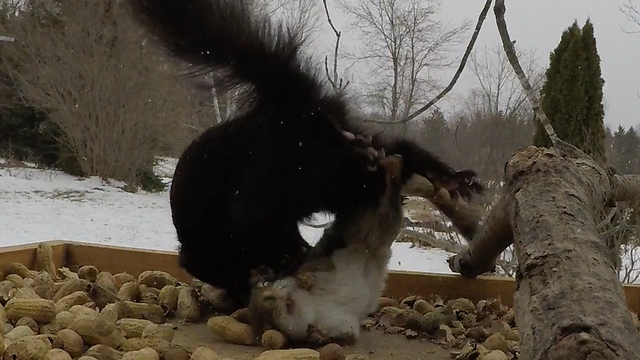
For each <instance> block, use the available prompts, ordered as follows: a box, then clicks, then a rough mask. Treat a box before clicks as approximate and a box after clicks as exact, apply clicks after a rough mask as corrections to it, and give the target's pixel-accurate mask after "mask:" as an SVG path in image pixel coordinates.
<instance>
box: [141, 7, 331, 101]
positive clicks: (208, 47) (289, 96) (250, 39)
mask: <svg viewBox="0 0 640 360" xmlns="http://www.w3.org/2000/svg"><path fill="white" fill-rule="evenodd" d="M128 2H129V5H130V10H131V12H132V14H133V16H134V17H135V18H136V19H137V20H138V21H139V22H140V23H141V24H143V25H144V26H145V27H146V28H147V29H148V30H149V32H150V33H152V34H153V35H154V36H155V37H157V39H158V41H159V42H160V43H161V44H162V45H163V46H164V47H165V48H167V49H168V50H169V51H170V52H171V53H172V54H173V56H175V57H177V58H180V59H183V60H185V61H187V62H189V63H190V64H192V65H195V66H201V67H205V68H207V69H210V70H222V69H226V70H229V71H225V72H223V73H222V75H224V76H223V77H222V78H221V79H219V80H217V81H218V82H220V81H222V82H223V83H224V85H227V86H233V85H237V84H239V83H242V82H246V83H249V84H251V85H253V86H254V89H255V94H256V95H257V100H258V101H259V102H263V103H270V104H276V105H277V104H279V103H283V104H284V103H286V104H296V103H297V104H299V105H303V106H304V105H305V104H308V103H309V102H310V101H311V102H313V101H315V100H317V99H318V98H320V97H321V96H322V93H323V88H322V85H321V84H320V82H319V81H318V79H317V78H316V76H315V71H313V70H312V68H311V66H309V65H308V63H307V61H305V60H304V59H302V58H301V57H302V54H301V53H300V47H301V46H302V44H303V40H302V39H301V38H300V37H299V36H296V34H292V33H290V32H289V31H287V29H286V28H285V27H284V26H283V25H274V24H272V23H271V21H270V19H269V18H268V17H267V16H263V15H259V14H256V13H255V12H254V11H251V8H250V6H249V5H248V4H247V1H246V0H129V1H128ZM301 103H303V104H301Z"/></svg>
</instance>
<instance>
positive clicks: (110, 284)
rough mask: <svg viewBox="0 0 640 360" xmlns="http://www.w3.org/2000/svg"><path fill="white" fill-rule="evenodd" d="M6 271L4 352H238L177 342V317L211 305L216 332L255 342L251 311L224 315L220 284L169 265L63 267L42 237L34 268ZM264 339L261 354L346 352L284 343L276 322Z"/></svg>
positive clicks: (24, 356)
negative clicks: (179, 273)
mask: <svg viewBox="0 0 640 360" xmlns="http://www.w3.org/2000/svg"><path fill="white" fill-rule="evenodd" d="M0 279H2V281H0V360H43V359H44V360H71V359H78V360H120V359H122V360H189V359H193V360H223V359H224V360H233V359H230V358H223V357H222V356H220V355H218V354H217V353H216V352H215V350H213V349H211V348H209V347H206V346H202V347H197V348H195V349H192V350H189V349H185V348H183V347H182V346H179V345H178V344H176V343H174V342H173V339H174V335H175V331H176V329H177V327H176V326H175V325H174V324H172V323H169V322H167V320H168V319H169V318H176V319H180V320H181V321H184V322H191V323H196V322H200V321H203V319H205V318H206V317H208V315H210V314H211V313H213V314H214V315H213V316H211V317H209V318H208V320H207V327H208V329H209V330H210V333H211V334H212V335H213V336H215V337H218V338H221V339H222V340H225V341H228V342H231V343H235V344H242V345H254V344H253V341H254V337H253V334H252V332H251V328H250V327H249V325H247V324H246V321H244V322H242V321H239V319H242V316H243V315H244V314H245V313H244V311H237V312H236V313H234V314H231V315H232V316H226V315H220V313H221V312H224V309H225V304H224V302H223V293H222V292H221V291H220V290H218V289H215V288H213V287H212V286H210V285H207V284H203V283H201V282H198V281H197V280H196V281H194V282H193V283H192V284H185V283H182V282H180V281H178V280H177V279H175V278H174V277H173V276H171V275H170V274H168V273H166V272H163V271H151V270H149V271H144V272H143V273H141V274H140V275H139V276H138V277H134V276H133V275H131V274H128V273H124V272H123V273H117V274H111V273H109V272H106V271H100V270H99V269H97V268H96V267H95V266H92V265H84V266H81V267H79V268H78V269H77V271H71V270H70V269H68V268H66V267H62V268H56V266H55V264H54V262H53V249H52V248H51V246H50V245H49V244H47V243H41V244H39V245H38V247H37V249H36V261H35V266H34V269H29V268H28V267H27V266H25V265H24V264H21V263H17V262H16V263H13V264H11V265H10V267H9V269H8V271H6V272H5V274H0ZM245 310H246V309H245ZM262 340H263V341H262V345H263V346H264V348H265V349H266V351H264V352H263V353H262V354H260V355H259V356H258V357H256V359H259V360H268V359H290V360H293V359H321V358H322V359H323V360H324V359H327V360H328V359H345V356H344V355H342V349H334V348H333V347H331V346H329V347H327V349H321V350H322V351H316V350H311V349H286V350H281V348H282V347H283V346H284V344H285V339H284V336H283V335H282V334H281V333H278V332H277V331H275V330H274V331H269V332H267V333H265V334H264V335H263V337H262ZM320 355H322V356H320ZM335 355H338V356H337V357H336V356H335Z"/></svg>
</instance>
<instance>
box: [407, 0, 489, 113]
mask: <svg viewBox="0 0 640 360" xmlns="http://www.w3.org/2000/svg"><path fill="white" fill-rule="evenodd" d="M490 7H491V0H487V1H486V2H485V4H484V7H483V8H482V11H481V12H480V15H479V16H478V22H477V23H476V28H475V29H474V30H473V35H471V40H469V44H468V45H467V49H466V50H465V52H464V55H463V56H462V60H460V65H459V66H458V70H456V72H455V74H454V75H453V78H452V79H451V81H450V82H449V84H448V85H447V86H446V87H445V88H444V90H442V91H441V92H440V93H439V94H438V95H436V97H434V98H433V99H431V100H430V101H429V102H428V103H427V104H425V105H424V106H423V107H421V108H420V109H418V110H416V111H415V112H413V113H411V115H409V116H407V117H406V118H404V119H402V120H401V121H400V122H409V121H411V120H413V119H415V118H416V117H418V116H419V115H420V114H422V113H424V112H425V111H427V110H429V108H431V107H432V106H433V105H435V103H437V102H438V101H439V100H440V99H442V98H443V97H445V95H447V94H448V93H449V91H451V89H453V86H454V85H455V84H456V82H457V81H458V78H460V75H461V74H462V71H463V70H464V67H465V66H466V64H467V59H468V58H469V55H471V51H472V50H473V46H474V45H475V43H476V39H477V38H478V35H479V34H480V29H482V24H483V23H484V20H485V19H486V17H487V13H488V12H489V8H490Z"/></svg>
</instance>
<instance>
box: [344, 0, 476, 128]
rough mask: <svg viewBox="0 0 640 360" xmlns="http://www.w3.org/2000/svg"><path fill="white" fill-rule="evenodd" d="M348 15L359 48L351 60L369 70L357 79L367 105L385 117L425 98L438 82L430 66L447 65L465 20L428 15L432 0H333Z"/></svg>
mask: <svg viewBox="0 0 640 360" xmlns="http://www.w3.org/2000/svg"><path fill="white" fill-rule="evenodd" d="M338 3H339V5H340V6H341V7H342V8H343V9H344V10H346V11H347V13H349V14H350V15H351V16H352V17H353V22H352V25H353V27H354V29H356V30H357V31H358V32H359V33H360V35H361V37H359V39H362V48H358V49H355V50H354V51H355V52H356V53H357V54H359V55H358V56H350V58H351V59H352V60H355V61H357V62H364V63H366V64H367V65H368V68H369V72H365V75H364V78H365V79H370V80H361V82H362V83H363V85H364V87H365V92H366V95H367V97H368V99H369V101H368V103H369V105H370V107H371V108H372V109H373V110H374V112H377V113H379V114H381V115H382V116H383V117H384V118H386V120H387V121H390V122H398V121H399V120H401V119H403V118H406V117H408V116H409V114H410V113H411V111H412V110H414V109H415V108H416V107H417V106H419V105H420V104H422V103H425V102H427V98H428V95H429V93H431V92H433V91H434V90H436V88H437V87H438V84H437V81H436V80H435V79H434V78H433V77H432V73H433V71H434V70H437V69H443V68H447V67H449V66H451V65H452V64H453V61H452V60H451V59H449V57H448V54H449V53H450V51H451V50H452V48H453V47H454V46H455V45H457V44H458V43H459V42H460V41H461V40H462V35H463V34H464V32H465V31H466V30H467V29H468V28H469V23H468V22H465V23H463V24H462V25H460V26H454V27H450V26H447V25H444V24H443V23H442V22H440V21H437V20H436V19H434V15H435V13H436V12H437V10H438V5H439V3H438V1H436V0H429V1H420V0H357V1H356V2H355V3H354V4H352V3H350V2H347V1H344V0H339V1H338Z"/></svg>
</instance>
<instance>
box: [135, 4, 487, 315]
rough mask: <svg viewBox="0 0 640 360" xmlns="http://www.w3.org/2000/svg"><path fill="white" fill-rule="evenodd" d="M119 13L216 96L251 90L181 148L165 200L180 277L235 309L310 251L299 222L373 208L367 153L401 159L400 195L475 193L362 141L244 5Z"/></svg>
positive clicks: (291, 48)
mask: <svg viewBox="0 0 640 360" xmlns="http://www.w3.org/2000/svg"><path fill="white" fill-rule="evenodd" d="M127 4H128V6H129V10H130V12H131V14H132V15H133V16H134V18H136V19H137V20H138V21H139V23H140V24H142V25H143V26H144V27H145V28H146V29H147V30H149V32H150V34H152V35H153V36H154V37H155V38H156V40H157V41H158V42H159V43H160V44H161V45H162V46H163V47H164V48H166V49H167V50H168V51H169V52H170V54H171V55H172V56H174V57H176V58H179V59H182V60H184V61H186V62H188V63H190V64H191V65H193V66H194V67H197V68H199V69H200V70H205V71H216V73H217V78H216V84H217V85H219V86H224V87H227V88H231V87H233V86H236V85H239V84H249V85H251V86H252V88H253V89H252V91H251V92H250V95H251V96H249V97H246V98H245V100H246V105H247V106H246V110H245V111H244V112H243V113H241V114H239V115H237V116H236V117H235V118H233V119H230V120H228V121H226V122H224V123H221V124H219V125H216V126H214V127H211V128H209V129H207V130H206V131H204V132H203V133H202V134H201V135H200V136H199V137H198V138H197V139H195V140H194V141H193V142H192V143H191V144H190V145H189V146H188V147H187V149H186V150H185V151H184V153H183V154H182V156H181V157H180V159H179V161H178V164H177V166H176V170H175V173H174V176H173V182H172V184H171V189H170V203H171V211H172V219H173V224H174V226H175V228H176V232H177V237H178V241H179V242H180V248H179V262H180V265H181V267H183V268H184V269H185V270H186V271H187V272H188V273H190V274H191V275H192V276H194V277H196V278H198V279H199V280H202V281H204V282H206V283H209V284H211V285H213V286H215V287H218V288H221V289H225V290H226V291H227V294H228V295H229V296H230V300H233V301H235V302H236V303H237V304H238V306H245V305H246V304H247V303H248V301H249V297H250V292H251V286H250V281H249V279H250V278H251V271H252V270H254V269H256V268H258V267H260V266H264V267H267V268H269V269H272V270H273V271H274V272H275V273H276V275H277V276H278V277H281V276H287V275H289V274H292V273H293V272H294V271H295V270H296V269H297V268H298V267H299V266H300V265H301V264H302V263H303V262H304V261H305V259H306V257H307V255H308V253H309V251H310V250H311V248H312V247H311V246H310V245H309V244H308V243H307V242H306V241H305V240H304V238H302V236H301V235H300V232H299V230H298V223H299V221H301V220H302V219H304V218H307V217H309V216H310V215H312V214H313V213H315V212H319V211H327V212H331V213H333V214H334V215H335V217H336V219H339V218H340V217H343V216H350V214H351V213H352V212H353V211H354V209H356V208H361V207H362V206H363V205H364V206H366V205H367V204H370V206H376V204H377V202H378V200H379V199H380V197H381V196H382V195H383V193H384V188H385V186H384V182H380V181H379V180H378V179H377V178H376V177H375V176H372V173H374V172H375V161H374V160H373V159H374V157H375V156H376V150H372V149H384V151H386V154H388V155H392V154H399V155H401V156H402V158H403V164H404V165H403V167H402V174H401V176H402V179H401V180H402V182H403V183H405V182H406V181H408V180H409V179H410V177H411V176H412V175H413V174H419V175H422V176H424V177H425V178H427V179H428V180H429V181H431V182H432V183H433V184H434V185H435V186H436V187H439V188H446V189H447V190H449V192H450V193H451V195H452V196H454V197H455V196H458V195H460V196H462V197H463V198H465V199H468V198H471V197H472V195H473V194H474V193H482V191H483V186H482V185H481V184H480V183H479V182H478V181H477V180H476V173H475V171H473V170H462V171H456V170H454V169H453V168H451V167H450V166H449V165H448V164H446V163H445V162H443V161H441V160H440V159H438V157H436V156H435V155H433V154H432V153H430V152H429V151H427V150H426V149H423V148H422V147H420V146H418V145H417V144H416V143H415V142H413V141H410V140H407V139H403V138H398V139H387V138H384V137H382V136H377V135H376V136H373V137H372V138H370V139H369V140H370V141H367V139H368V137H367V136H365V134H366V131H365V130H366V129H364V128H361V127H359V126H357V125H355V123H354V121H353V117H352V115H351V114H350V112H349V105H348V102H347V100H346V97H345V94H343V93H335V92H333V91H328V90H327V89H325V87H324V86H323V82H322V81H321V80H320V79H319V75H318V71H316V70H315V69H314V67H313V66H312V63H311V61H310V60H309V59H306V58H305V57H304V56H303V54H302V52H301V48H302V46H303V43H304V42H303V39H301V38H300V37H299V36H298V35H297V34H295V33H291V32H290V31H288V30H287V29H286V27H285V26H284V25H279V24H275V23H272V21H271V19H270V18H269V17H268V16H263V15H259V14H256V13H255V12H254V11H252V9H251V7H250V5H249V3H248V1H247V0H189V1H185V0H129V1H128V2H127ZM372 154H373V155H372ZM372 170H373V171H372ZM343 246H344V244H341V243H336V244H331V245H330V246H328V247H327V251H333V249H336V248H340V247H343Z"/></svg>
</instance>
